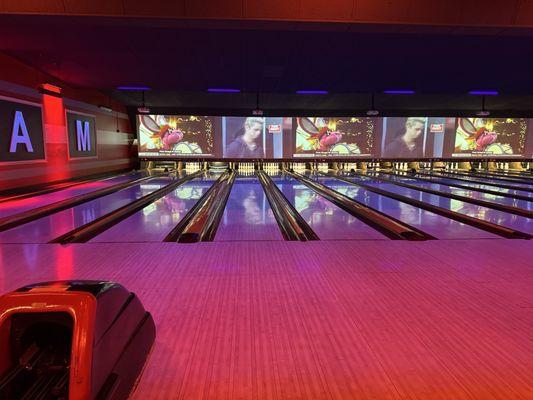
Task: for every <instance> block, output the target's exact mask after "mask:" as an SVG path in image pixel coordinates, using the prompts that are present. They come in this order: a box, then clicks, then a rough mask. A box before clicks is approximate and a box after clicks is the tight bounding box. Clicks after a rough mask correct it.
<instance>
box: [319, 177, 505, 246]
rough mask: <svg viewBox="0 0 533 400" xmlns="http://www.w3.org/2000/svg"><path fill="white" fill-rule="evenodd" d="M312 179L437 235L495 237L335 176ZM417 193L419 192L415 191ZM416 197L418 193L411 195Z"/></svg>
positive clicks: (448, 236)
mask: <svg viewBox="0 0 533 400" xmlns="http://www.w3.org/2000/svg"><path fill="white" fill-rule="evenodd" d="M313 179H316V180H318V181H319V182H320V183H322V184H324V185H326V186H328V187H330V188H331V189H333V190H336V191H337V192H339V193H342V194H344V195H346V196H348V197H350V198H352V199H354V200H357V201H359V202H361V203H363V204H365V205H367V206H368V207H371V208H373V209H375V210H378V211H381V212H382V213H384V214H387V215H389V216H391V217H393V218H396V219H398V220H400V221H403V222H405V223H406V224H409V225H411V226H412V227H414V228H417V229H420V230H421V231H424V232H426V233H429V234H430V235H433V236H434V237H436V238H438V239H481V238H498V237H499V236H496V235H494V234H492V233H489V232H485V231H483V230H481V229H477V228H474V227H471V226H469V225H465V224H463V223H461V222H457V221H454V220H451V219H449V218H446V217H443V216H440V215H437V214H434V213H432V212H429V211H426V210H422V209H420V208H418V207H414V206H411V205H409V204H405V203H402V202H400V201H397V200H394V199H391V198H388V197H386V196H382V195H379V194H377V193H372V192H370V191H368V190H366V189H364V188H361V187H358V186H355V185H351V184H349V183H346V182H343V181H340V180H338V179H334V178H329V177H324V176H318V177H314V178H313ZM419 193H420V192H419ZM415 198H416V199H419V197H415Z"/></svg>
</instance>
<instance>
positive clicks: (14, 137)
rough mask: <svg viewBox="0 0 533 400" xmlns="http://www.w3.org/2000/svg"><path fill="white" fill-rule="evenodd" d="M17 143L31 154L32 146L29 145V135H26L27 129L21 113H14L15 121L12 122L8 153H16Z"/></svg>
mask: <svg viewBox="0 0 533 400" xmlns="http://www.w3.org/2000/svg"><path fill="white" fill-rule="evenodd" d="M19 133H20V134H19ZM19 143H20V144H24V145H25V146H26V151H27V152H28V153H33V146H32V145H31V140H30V135H28V128H26V122H25V121H24V115H23V114H22V111H15V121H13V130H12V131H11V144H10V146H9V152H10V153H16V152H17V146H18V145H19Z"/></svg>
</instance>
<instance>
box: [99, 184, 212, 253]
mask: <svg viewBox="0 0 533 400" xmlns="http://www.w3.org/2000/svg"><path fill="white" fill-rule="evenodd" d="M215 179H216V176H214V175H210V176H207V177H205V178H198V179H194V180H192V181H189V182H186V183H184V184H183V185H181V186H179V187H177V188H176V189H175V190H174V191H173V192H171V193H169V194H167V195H166V196H163V197H162V198H160V199H158V200H156V201H155V202H153V203H151V204H149V205H148V206H146V207H145V208H143V209H142V210H141V211H139V212H137V213H135V214H133V215H132V216H130V217H128V218H126V219H125V220H124V221H121V222H120V223H118V224H117V225H115V226H113V227H112V228H110V229H108V230H106V231H105V232H103V233H101V234H100V235H98V236H96V237H95V238H93V239H92V240H90V242H108V243H115V242H116V243H119V242H122V243H125V242H162V241H163V239H164V238H165V237H166V235H167V234H168V233H169V232H170V231H171V230H172V228H174V226H176V224H177V223H178V222H179V221H181V219H182V218H183V217H184V216H185V215H186V214H187V212H189V210H190V209H191V208H192V207H193V206H194V205H195V204H196V202H197V201H198V200H199V199H200V197H202V195H203V194H204V193H205V192H206V191H207V190H208V189H209V188H210V187H211V185H212V184H213V182H214V181H215Z"/></svg>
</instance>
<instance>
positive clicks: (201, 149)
mask: <svg viewBox="0 0 533 400" xmlns="http://www.w3.org/2000/svg"><path fill="white" fill-rule="evenodd" d="M219 119H220V117H203V116H194V115H191V116H186V115H138V134H139V157H154V158H157V157H169V156H172V157H174V156H176V157H187V156H202V157H205V156H212V155H213V152H214V143H213V141H214V132H213V130H214V125H216V124H217V123H218V121H217V120H219Z"/></svg>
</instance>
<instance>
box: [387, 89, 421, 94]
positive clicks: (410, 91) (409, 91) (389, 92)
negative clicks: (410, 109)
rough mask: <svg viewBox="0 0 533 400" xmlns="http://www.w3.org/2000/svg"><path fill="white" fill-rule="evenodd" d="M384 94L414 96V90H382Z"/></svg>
mask: <svg viewBox="0 0 533 400" xmlns="http://www.w3.org/2000/svg"><path fill="white" fill-rule="evenodd" d="M383 93H385V94H415V91H414V90H384V91H383Z"/></svg>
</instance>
